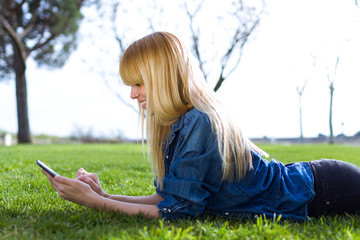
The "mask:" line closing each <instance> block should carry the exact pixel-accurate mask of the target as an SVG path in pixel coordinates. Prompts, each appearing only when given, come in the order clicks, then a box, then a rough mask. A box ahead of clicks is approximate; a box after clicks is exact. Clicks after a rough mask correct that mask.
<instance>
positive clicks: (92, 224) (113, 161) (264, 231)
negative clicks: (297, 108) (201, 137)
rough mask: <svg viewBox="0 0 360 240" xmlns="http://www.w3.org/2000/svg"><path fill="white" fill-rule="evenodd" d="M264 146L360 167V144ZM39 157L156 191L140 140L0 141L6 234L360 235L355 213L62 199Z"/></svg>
mask: <svg viewBox="0 0 360 240" xmlns="http://www.w3.org/2000/svg"><path fill="white" fill-rule="evenodd" d="M261 147H262V148H263V149H264V150H265V151H267V152H268V153H269V154H270V157H271V158H275V159H277V160H279V161H282V162H284V163H289V162H294V161H309V160H315V159H320V158H333V159H341V160H344V161H348V162H352V163H354V164H356V165H358V166H360V147H354V146H341V145H334V146H329V145H293V146H281V145H263V146H261ZM37 158H39V159H40V160H42V161H43V162H45V163H46V164H48V165H49V166H50V167H52V168H53V169H54V170H55V171H57V172H58V173H59V174H61V175H64V176H67V177H71V178H73V177H74V176H75V172H76V170H77V169H78V168H79V167H83V168H84V169H85V170H87V171H89V172H96V173H98V175H99V178H100V180H101V182H102V185H103V188H104V190H105V191H107V192H108V193H111V194H125V195H148V194H153V193H154V192H155V189H154V186H153V174H152V171H151V169H150V164H149V162H148V161H147V160H143V158H144V155H143V152H142V147H141V146H140V145H131V144H116V145H101V144H94V145H92V144H91V145H90V144H89V145H20V146H12V147H3V146H0V239H78V240H79V239H149V238H150V239H360V218H359V216H357V215H355V216H354V215H353V216H349V215H348V216H341V217H340V216H336V217H323V218H319V219H313V220H309V221H306V222H289V221H282V220H279V219H271V220H269V219H263V218H262V217H260V218H257V219H250V220H231V219H222V218H219V217H213V216H208V215H207V216H203V217H201V218H198V219H196V220H181V221H174V222H168V221H165V220H148V219H144V218H142V217H141V216H132V217H128V216H125V215H123V214H115V213H106V212H99V211H95V210H91V209H88V208H85V207H81V206H78V205H76V204H73V203H70V202H67V201H63V200H62V199H61V198H60V197H59V196H58V195H57V194H56V192H55V191H54V190H52V188H51V186H50V184H49V183H48V181H47V179H46V177H45V176H44V175H43V173H42V172H41V171H40V168H39V167H38V166H37V165H36V163H35V160H36V159H37ZM359 204H360V203H359Z"/></svg>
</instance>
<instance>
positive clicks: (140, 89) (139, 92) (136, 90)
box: [130, 84, 146, 109]
mask: <svg viewBox="0 0 360 240" xmlns="http://www.w3.org/2000/svg"><path fill="white" fill-rule="evenodd" d="M130 98H131V99H137V100H138V102H139V104H140V105H141V107H142V108H143V109H146V88H145V85H144V84H142V85H141V84H136V85H133V86H131V92H130Z"/></svg>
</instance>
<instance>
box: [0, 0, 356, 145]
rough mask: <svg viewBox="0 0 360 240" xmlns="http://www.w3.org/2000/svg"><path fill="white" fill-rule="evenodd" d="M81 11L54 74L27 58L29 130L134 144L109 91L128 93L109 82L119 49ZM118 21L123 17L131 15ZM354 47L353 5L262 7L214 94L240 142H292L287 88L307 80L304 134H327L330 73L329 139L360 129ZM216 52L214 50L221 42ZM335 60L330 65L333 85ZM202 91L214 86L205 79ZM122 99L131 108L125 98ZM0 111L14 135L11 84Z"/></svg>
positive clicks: (292, 107)
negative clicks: (74, 42)
mask: <svg viewBox="0 0 360 240" xmlns="http://www.w3.org/2000/svg"><path fill="white" fill-rule="evenodd" d="M164 2H166V1H164ZM144 6H145V7H144V8H143V9H144V11H146V10H147V8H146V4H145V5H144ZM134 8H136V6H134ZM164 9H165V10H164V11H163V13H162V14H163V17H164V18H166V19H168V21H169V22H170V23H171V21H174V22H175V21H178V19H173V16H177V15H176V14H174V13H175V12H176V11H177V10H176V8H171V7H169V6H168V8H164ZM217 10H218V8H217V7H216V6H210V5H204V11H207V15H206V14H205V16H207V17H208V16H211V14H212V13H214V12H216V11H217ZM149 11H156V10H154V9H150V10H149ZM85 13H86V15H88V16H92V17H91V19H92V20H90V21H89V20H86V21H84V22H83V24H82V26H81V28H80V31H79V44H78V48H77V50H76V51H75V52H74V53H73V54H72V56H71V57H70V58H69V60H68V62H67V64H66V65H65V66H64V67H63V68H61V69H56V70H48V69H46V68H40V67H38V66H37V65H36V64H35V63H34V62H33V61H32V60H31V59H29V60H28V61H27V64H28V66H27V72H26V77H27V81H28V107H29V119H30V129H31V132H32V134H41V133H43V134H49V135H57V136H69V135H71V134H73V133H74V132H76V129H82V131H84V132H86V131H90V130H91V131H92V132H93V134H94V135H96V136H106V137H116V136H119V135H122V136H125V137H127V138H130V139H135V138H140V137H141V132H140V128H139V124H138V116H137V113H136V112H135V111H133V110H132V109H131V108H129V107H128V106H126V105H125V104H123V103H122V102H121V101H120V100H119V98H118V97H117V96H116V95H115V94H114V92H117V93H120V94H121V95H122V96H123V98H124V99H129V94H130V89H129V88H128V87H126V86H122V85H121V84H120V79H119V76H118V63H119V56H118V52H119V50H118V45H117V43H116V41H114V39H113V37H111V34H99V33H97V30H96V29H97V28H96V27H94V25H96V24H97V26H101V28H102V30H104V31H111V30H110V27H109V26H108V25H107V24H106V23H105V22H101V21H102V20H101V18H98V17H96V14H95V13H96V11H94V9H92V10H91V9H88V10H87V12H85ZM127 14H132V12H131V9H129V10H128V11H127ZM94 16H95V17H94ZM154 16H155V15H154ZM205 19H206V18H205ZM211 19H212V20H214V19H215V18H211ZM99 21H100V22H99ZM142 21H144V20H141V19H140V18H139V19H136V20H134V21H132V22H131V24H128V25H127V26H128V32H125V34H128V33H131V34H128V35H127V36H131V37H129V38H128V39H132V40H136V39H137V38H139V37H142V36H144V35H146V34H148V32H146V30H143V29H142V28H143V27H144V26H145V25H146V24H144V22H142ZM205 21H206V20H205ZM119 22H123V21H122V20H121V19H119ZM160 27H161V26H160ZM181 27H184V26H181ZM162 28H163V30H166V31H170V32H173V33H174V34H176V35H177V36H179V37H180V38H183V37H185V36H183V35H186V34H183V30H182V28H180V27H179V28H176V27H174V26H172V28H171V27H167V26H162ZM212 28H213V25H212V23H211V21H210V18H209V24H207V25H202V28H201V29H200V30H201V31H204V32H206V31H207V32H208V33H212V34H213V35H214V34H215V37H216V34H218V35H219V36H217V38H218V39H221V38H223V35H221V33H220V32H215V33H214V30H213V29H212ZM132 40H131V41H132ZM129 41H130V40H129ZM359 43H360V8H359V7H357V6H356V5H355V2H353V1H343V0H330V1H325V0H318V1H312V0H304V1H294V0H272V1H267V8H266V13H265V14H264V15H263V17H262V19H261V23H260V25H259V27H258V28H257V30H256V32H255V34H254V36H253V38H252V39H251V41H250V42H248V43H247V45H246V46H245V49H244V52H243V56H242V59H241V63H240V65H239V67H238V68H237V70H236V71H235V72H233V73H232V75H230V77H229V78H228V79H226V81H225V82H224V84H223V85H222V87H221V88H220V90H219V91H218V92H217V95H218V96H219V98H220V99H221V100H222V101H223V103H224V104H225V105H226V106H227V108H228V109H229V111H230V112H231V114H232V115H233V116H234V118H235V119H236V121H238V122H239V124H240V126H241V127H242V129H243V131H244V132H245V133H246V134H247V135H248V136H249V137H264V136H266V137H269V138H276V137H298V136H299V134H300V130H299V95H298V93H297V91H296V88H297V87H301V86H303V84H304V83H305V82H306V83H307V84H306V87H305V90H304V93H303V96H302V110H303V133H304V136H305V137H315V136H317V135H318V134H319V133H321V134H324V135H329V103H330V94H329V87H328V85H329V82H328V79H327V75H328V74H329V76H330V78H331V79H334V86H335V91H334V105H333V127H334V134H335V135H338V134H340V133H344V134H346V135H354V134H355V133H357V132H358V131H360V113H359V111H358V106H357V105H358V104H359V103H360V94H359V91H360V44H359ZM216 46H218V48H219V49H220V48H221V44H220V45H216ZM212 48H213V47H212ZM209 49H211V48H209ZM216 50H218V49H216ZM209 52H210V51H209ZM337 57H339V65H338V68H337V71H336V75H335V78H333V75H334V71H335V62H336V58H337ZM106 83H107V84H106ZM209 84H211V85H214V82H211V80H210V82H209ZM128 102H129V103H131V104H133V106H136V103H135V102H134V101H130V99H129V101H128ZM0 109H1V110H0V111H1V112H0V129H1V130H5V131H9V132H13V133H15V132H16V131H17V116H16V98H15V81H13V80H12V81H1V82H0Z"/></svg>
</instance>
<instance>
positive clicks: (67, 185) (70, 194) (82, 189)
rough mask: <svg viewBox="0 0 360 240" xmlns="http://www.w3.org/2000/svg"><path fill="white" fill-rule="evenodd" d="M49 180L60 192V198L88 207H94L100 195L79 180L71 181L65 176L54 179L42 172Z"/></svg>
mask: <svg viewBox="0 0 360 240" xmlns="http://www.w3.org/2000/svg"><path fill="white" fill-rule="evenodd" d="M42 171H43V173H44V174H45V175H46V177H47V178H48V179H49V181H50V184H51V186H52V187H53V188H54V189H55V191H57V192H58V194H59V195H60V197H61V198H62V199H64V200H68V201H71V202H74V203H77V204H80V205H84V206H87V207H93V206H94V202H95V199H96V197H98V194H97V193H96V192H95V191H94V190H93V189H92V188H91V186H90V185H89V184H87V183H85V182H83V181H80V180H78V179H70V178H66V177H63V176H56V177H53V176H51V175H50V174H49V173H47V172H46V171H44V170H42Z"/></svg>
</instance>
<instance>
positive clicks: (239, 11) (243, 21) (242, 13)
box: [185, 0, 265, 92]
mask: <svg viewBox="0 0 360 240" xmlns="http://www.w3.org/2000/svg"><path fill="white" fill-rule="evenodd" d="M203 2H204V0H202V1H201V2H200V3H199V4H198V5H197V6H196V7H195V10H193V11H191V10H190V9H189V7H188V6H187V4H186V2H185V10H186V14H187V16H188V18H189V22H190V24H189V28H190V31H191V39H192V42H193V44H192V50H193V53H194V55H195V57H196V58H197V60H198V63H199V66H200V69H201V71H202V72H203V74H204V76H205V78H207V76H208V75H209V70H205V67H204V65H205V63H206V61H205V60H203V59H202V54H201V51H200V47H199V39H200V35H201V34H200V28H197V29H195V26H194V19H195V18H196V15H197V14H198V12H199V11H200V10H201V7H202V4H203ZM232 5H233V11H232V12H230V13H228V14H230V15H232V16H233V17H234V18H235V19H236V21H235V23H234V26H235V27H234V28H233V29H232V35H231V37H230V41H229V42H228V45H227V49H226V50H225V52H224V53H223V54H222V56H221V61H220V74H219V77H218V79H217V82H216V84H215V87H214V91H215V92H216V91H217V90H219V88H220V87H221V85H222V83H223V82H224V81H225V79H226V78H227V77H229V76H230V75H231V73H232V72H233V71H235V69H236V68H237V67H238V65H239V63H240V60H241V57H242V54H243V49H244V46H245V44H246V43H247V42H248V40H249V37H250V35H251V34H252V33H253V32H254V30H255V29H256V27H257V26H258V25H259V23H260V17H261V15H262V13H263V10H264V7H265V4H264V2H263V1H262V6H261V10H260V11H257V9H256V8H254V7H249V6H247V5H246V4H244V1H242V0H238V1H233V3H232ZM236 51H237V52H236ZM232 58H233V61H231V59H232Z"/></svg>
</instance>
